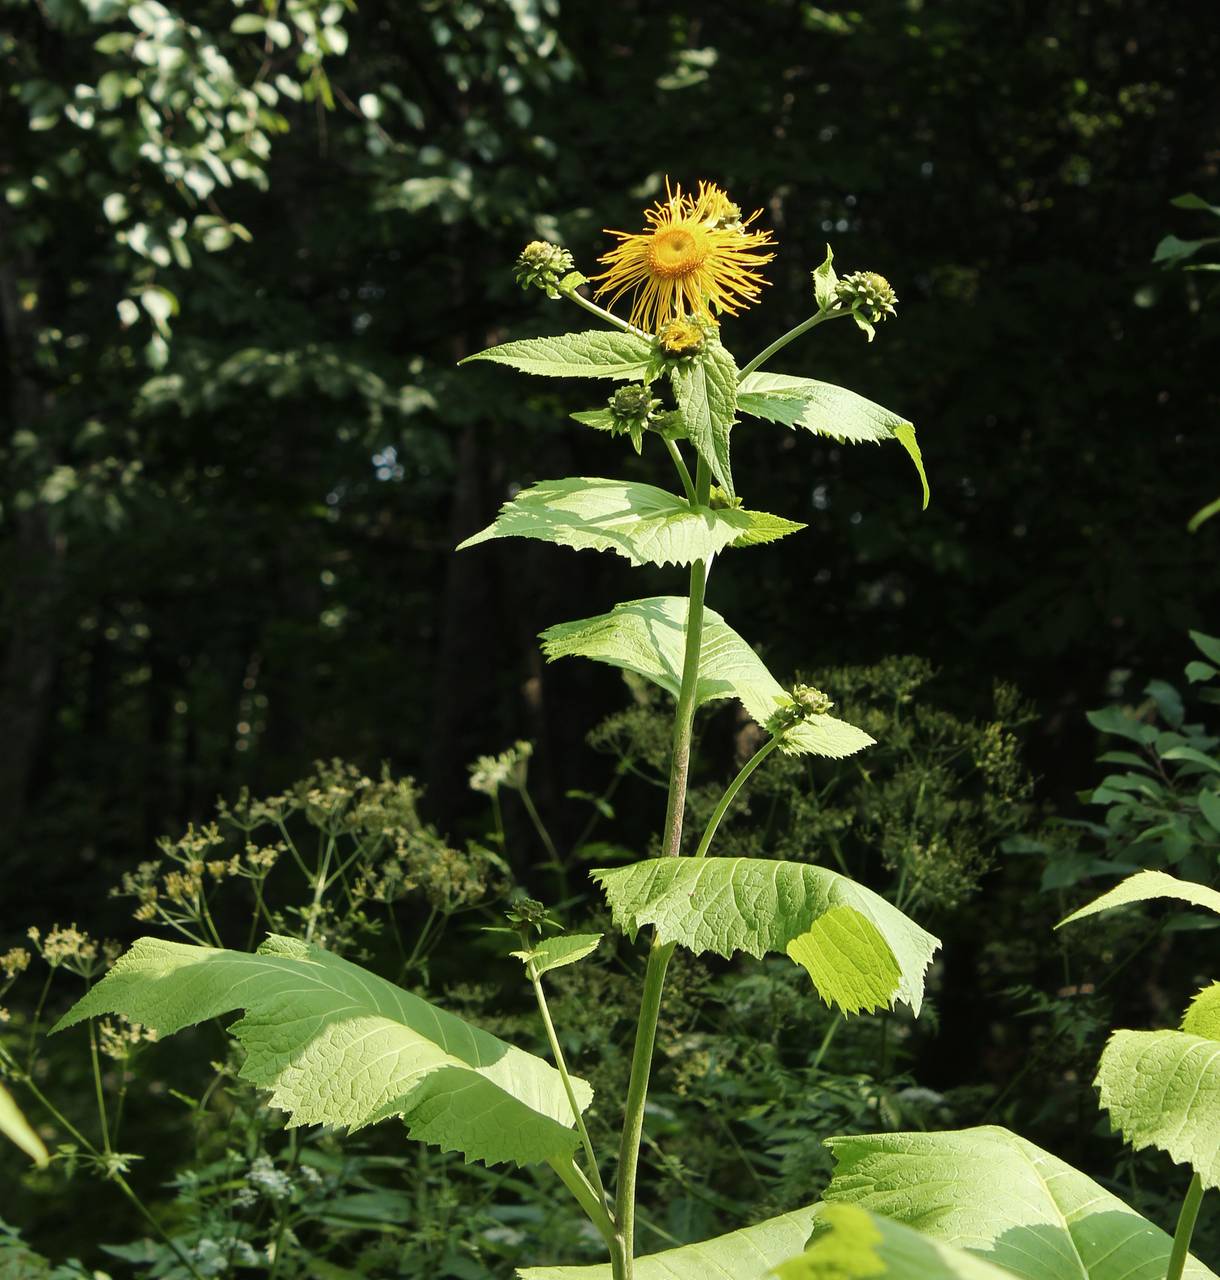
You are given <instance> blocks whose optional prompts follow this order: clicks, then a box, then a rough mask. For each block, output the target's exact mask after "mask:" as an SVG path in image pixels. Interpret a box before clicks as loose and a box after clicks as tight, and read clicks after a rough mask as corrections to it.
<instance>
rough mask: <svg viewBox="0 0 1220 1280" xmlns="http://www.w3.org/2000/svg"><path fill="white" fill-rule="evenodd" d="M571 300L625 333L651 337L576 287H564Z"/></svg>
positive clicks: (566, 296)
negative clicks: (584, 295) (591, 299)
mask: <svg viewBox="0 0 1220 1280" xmlns="http://www.w3.org/2000/svg"><path fill="white" fill-rule="evenodd" d="M560 292H561V293H562V294H563V296H564V297H565V298H567V299H569V301H571V302H574V303H576V305H577V306H578V307H584V309H585V310H586V311H587V312H588V313H589V314H590V315H594V316H597V318H598V319H599V320H605V321H606V323H607V324H612V325H613V326H614V327H615V328H616V329H621V330H622V331H623V332H624V333H634V334H635V336H636V337H637V338H651V336H652V335H651V334H647V333H645V332H644V330H643V329H637V328H636V327H635V325H633V324H629V323H628V322H627V321H626V320H624V319H623V318H622V317H621V316H616V315H615V314H614V313H613V312H612V311H607V310H606V309H605V307H599V306H598V305H597V303H596V302H590V301H589V299H588V298H585V297H582V296H581V295H580V294H579V293H577V292H576V290H575V289H562V290H561V291H560Z"/></svg>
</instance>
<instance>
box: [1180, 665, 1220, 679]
mask: <svg viewBox="0 0 1220 1280" xmlns="http://www.w3.org/2000/svg"><path fill="white" fill-rule="evenodd" d="M1218 675H1220V668H1218V667H1213V666H1212V664H1211V663H1210V662H1188V663H1187V664H1186V678H1187V680H1189V681H1190V683H1191V684H1198V683H1199V682H1200V681H1201V680H1210V679H1212V677H1213V676H1218Z"/></svg>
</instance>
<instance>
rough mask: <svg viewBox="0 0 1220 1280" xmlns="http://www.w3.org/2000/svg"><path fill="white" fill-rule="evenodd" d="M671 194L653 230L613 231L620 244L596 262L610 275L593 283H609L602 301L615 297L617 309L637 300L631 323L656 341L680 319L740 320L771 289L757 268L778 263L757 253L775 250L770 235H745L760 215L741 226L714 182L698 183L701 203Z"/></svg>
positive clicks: (654, 213) (651, 222) (650, 212)
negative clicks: (626, 298)
mask: <svg viewBox="0 0 1220 1280" xmlns="http://www.w3.org/2000/svg"><path fill="white" fill-rule="evenodd" d="M665 194H666V198H665V200H664V201H662V202H660V203H658V204H656V205H655V206H654V207H653V208H651V209H647V210H645V212H644V220H645V221H646V222H647V223H648V230H646V231H642V232H639V233H634V234H633V233H631V232H627V231H611V230H609V229H607V234H609V235H612V236H617V237H618V238H619V243H618V244H617V245H616V246H615V247H614V248H613V249H611V250H610V252H609V253H606V254H604V255H603V256H602V257H601V258H599V259H598V261H599V262H601V263H602V264H603V265H604V266H605V267H606V268H607V270H605V271H604V272H602V274H601V275H599V276H595V277H594V279H595V280H603V281H605V283H604V284H602V285H601V286H600V287H599V288H598V290H597V296H598V297H601V295H602V294H606V293H609V294H612V295H613V296H612V297H611V299H610V304H609V305H610V306H613V305H614V304H615V303H616V302H617V301H618V299H619V298H620V297H622V295H623V294H624V293H627V292H628V291H632V292H634V294H635V297H634V298H633V300H632V304H631V323H632V324H634V325H638V326H639V327H640V328H641V329H646V330H648V332H650V333H656V332H657V331H658V330H659V329H660V328H661V327H662V326H663V325H664V324H665V323H666V321H668V320H673V319H676V318H677V317H680V316H686V315H696V316H708V317H710V316H711V314H712V309H713V308H715V310H716V311H718V312H727V313H728V314H729V315H736V314H737V312H738V311H740V310H741V309H742V308H744V307H749V306H752V305H753V304H754V303H755V302H757V301H758V296H759V292H760V286H762V285H764V284H767V283H768V281H766V280H764V279H763V278H762V276H761V275H760V274H759V271H758V268H759V267H761V266H764V265H765V264H766V263H768V262H770V261H771V259H772V258H773V257H774V256H775V255H774V254H773V253H761V252H759V250H760V249H761V248H762V246H764V245H770V244H774V243H775V242H774V241H773V240H772V238H771V233H770V232H769V231H749V230H747V228H748V227H749V225H750V223H751V222H753V221H754V219H755V218H757V217H758V215H759V213H761V212H762V210H761V209H760V210H757V211H756V212H755V213H753V214H751V215H750V217H748V218H746V219H745V220H744V221H743V220H742V217H741V210H740V209H739V208H738V207H737V206H736V205H735V204H734V203H733V202H732V201H731V200H730V199H729V198H728V196H727V195H726V194H725V193H724V192H723V191H722V190H721V189H720V188H719V187H717V186H715V185H714V184H712V183H710V182H700V183H699V194H698V196H689V195H683V194H682V188H681V187H676V188H672V189H671V188H670V186H669V182H668V180H666V183H665Z"/></svg>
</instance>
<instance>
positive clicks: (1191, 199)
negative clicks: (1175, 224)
mask: <svg viewBox="0 0 1220 1280" xmlns="http://www.w3.org/2000/svg"><path fill="white" fill-rule="evenodd" d="M1169 203H1170V204H1171V205H1173V207H1174V208H1175V209H1198V210H1200V211H1206V212H1208V213H1214V214H1215V215H1216V217H1217V218H1220V205H1214V204H1208V203H1207V201H1206V200H1204V199H1203V197H1202V196H1197V195H1195V193H1194V192H1193V191H1188V192H1186V194H1185V195H1181V196H1174V198H1173V199H1172V200H1171V201H1170V202H1169Z"/></svg>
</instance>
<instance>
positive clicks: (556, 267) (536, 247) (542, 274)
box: [513, 240, 584, 298]
mask: <svg viewBox="0 0 1220 1280" xmlns="http://www.w3.org/2000/svg"><path fill="white" fill-rule="evenodd" d="M575 268H576V262H575V259H574V258H573V257H572V255H571V253H569V252H568V250H567V249H565V248H564V247H563V246H562V245H558V244H549V243H548V242H547V241H546V240H532V241H531V242H530V243H529V244H527V245H526V246H525V248H524V249H522V250H521V252H520V254H519V255H518V256H517V261H516V263H515V264H514V266H513V276H514V277H515V279H516V281H517V283H518V284H519V285H520V286H521V287H522V288H523V289H529V288H537V289H542V290H544V291H545V293H546V296H547V297H548V298H558V297H559V286H560V285H561V284H562V283H564V282H565V280H566V279H567V277H568V276H569V275H572V274H574V273H575V274H577V275H579V273H576V272H575ZM583 279H584V277H583V276H580V277H579V278H578V279H576V280H573V281H571V282H570V283H572V284H579V283H581V281H582V280H583Z"/></svg>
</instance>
